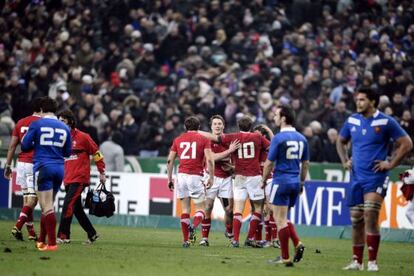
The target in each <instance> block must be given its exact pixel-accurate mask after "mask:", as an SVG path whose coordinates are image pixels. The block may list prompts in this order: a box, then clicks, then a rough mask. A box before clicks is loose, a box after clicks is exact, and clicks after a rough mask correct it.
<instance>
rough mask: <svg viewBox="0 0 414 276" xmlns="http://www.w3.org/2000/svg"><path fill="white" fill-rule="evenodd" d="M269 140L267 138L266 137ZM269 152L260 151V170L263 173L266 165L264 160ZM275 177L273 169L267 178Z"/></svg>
mask: <svg viewBox="0 0 414 276" xmlns="http://www.w3.org/2000/svg"><path fill="white" fill-rule="evenodd" d="M266 140H267V139H266ZM267 153H268V151H267V150H266V151H262V152H261V153H260V171H261V173H262V174H263V166H264V162H265V161H266V159H267ZM272 178H273V170H272V171H271V172H270V174H269V177H268V178H267V179H272Z"/></svg>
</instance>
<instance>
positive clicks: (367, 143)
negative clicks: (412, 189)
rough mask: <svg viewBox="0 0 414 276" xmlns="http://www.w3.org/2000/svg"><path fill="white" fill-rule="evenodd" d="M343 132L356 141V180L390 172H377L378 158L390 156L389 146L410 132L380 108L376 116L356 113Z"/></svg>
mask: <svg viewBox="0 0 414 276" xmlns="http://www.w3.org/2000/svg"><path fill="white" fill-rule="evenodd" d="M339 135H340V136H342V137H343V138H345V139H346V140H349V139H350V140H351V143H352V177H353V178H355V179H356V180H362V181H365V180H368V179H377V178H383V177H385V176H387V175H388V172H377V173H375V172H374V166H375V162H374V161H375V160H386V158H387V152H388V146H389V145H390V144H391V143H392V142H393V141H396V140H397V139H398V138H400V137H402V136H405V135H407V133H406V132H405V131H404V129H402V128H401V126H400V125H399V124H398V123H397V121H396V120H395V119H394V118H392V117H390V116H388V115H386V114H384V113H382V112H379V111H378V110H377V111H376V112H375V113H374V115H373V116H372V117H369V118H365V117H364V116H363V115H361V114H359V113H355V114H352V115H351V116H350V117H348V119H347V120H346V122H345V123H344V125H343V127H342V129H341V131H340V133H339Z"/></svg>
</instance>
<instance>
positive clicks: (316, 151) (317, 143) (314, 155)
mask: <svg viewBox="0 0 414 276" xmlns="http://www.w3.org/2000/svg"><path fill="white" fill-rule="evenodd" d="M302 134H303V135H304V136H305V137H306V140H308V144H309V154H310V161H311V162H321V161H322V160H323V155H322V154H321V153H322V141H321V140H320V139H319V137H318V136H314V135H313V131H312V128H311V127H310V126H307V127H305V128H304V129H303V131H302Z"/></svg>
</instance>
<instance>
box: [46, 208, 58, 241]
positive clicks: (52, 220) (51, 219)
mask: <svg viewBox="0 0 414 276" xmlns="http://www.w3.org/2000/svg"><path fill="white" fill-rule="evenodd" d="M45 226H46V232H47V244H48V245H56V216H55V212H54V211H51V212H49V213H48V214H47V215H46V217H45Z"/></svg>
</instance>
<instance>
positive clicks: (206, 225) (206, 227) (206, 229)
mask: <svg viewBox="0 0 414 276" xmlns="http://www.w3.org/2000/svg"><path fill="white" fill-rule="evenodd" d="M210 227H211V218H208V219H206V218H205V219H203V221H202V222H201V235H202V236H203V238H206V239H208V234H209V233H210Z"/></svg>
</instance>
